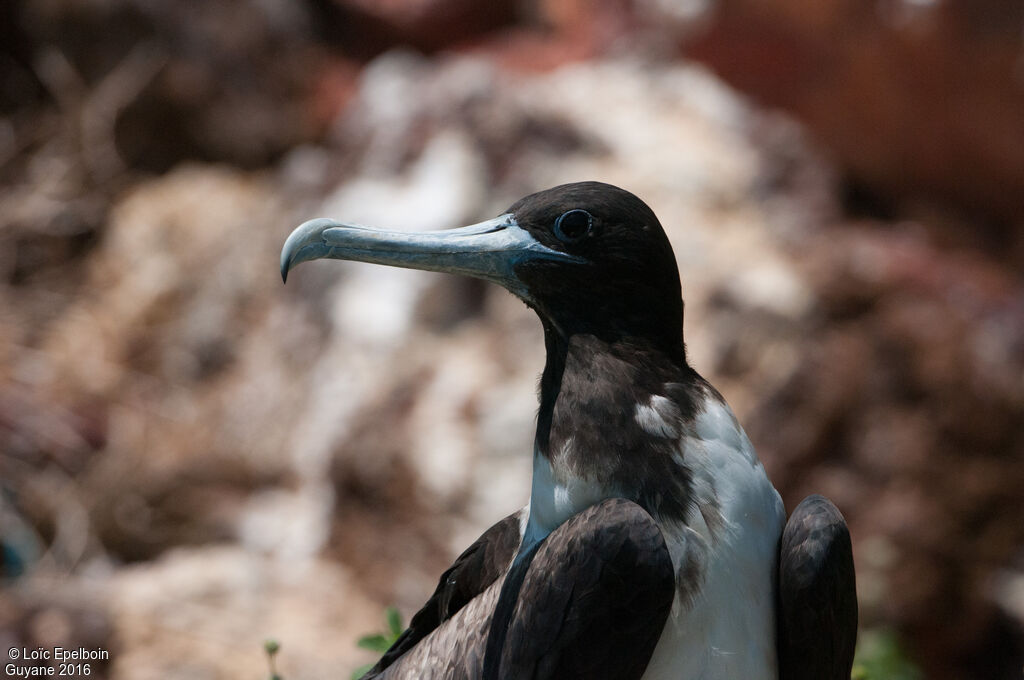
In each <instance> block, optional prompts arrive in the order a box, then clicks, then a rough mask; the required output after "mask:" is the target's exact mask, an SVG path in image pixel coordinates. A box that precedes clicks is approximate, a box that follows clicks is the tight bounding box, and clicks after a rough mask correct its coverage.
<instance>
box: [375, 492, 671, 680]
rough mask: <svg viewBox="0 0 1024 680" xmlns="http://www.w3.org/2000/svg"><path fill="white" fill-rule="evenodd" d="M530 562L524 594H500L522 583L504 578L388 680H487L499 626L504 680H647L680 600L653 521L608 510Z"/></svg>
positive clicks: (625, 504) (620, 508) (618, 502)
mask: <svg viewBox="0 0 1024 680" xmlns="http://www.w3.org/2000/svg"><path fill="white" fill-rule="evenodd" d="M532 557H533V559H532V560H530V561H528V562H527V568H526V570H525V575H524V576H523V578H522V584H521V587H520V588H519V589H518V591H517V592H516V591H515V589H512V590H511V591H506V590H505V589H503V588H502V585H503V583H504V581H505V580H506V578H511V577H512V576H514V575H512V576H509V577H506V575H504V574H503V575H502V576H501V577H499V578H498V579H497V580H495V581H494V582H493V583H491V585H490V586H488V587H486V588H485V589H484V591H483V592H482V593H481V594H480V595H478V596H477V597H474V598H473V599H472V600H470V601H469V602H468V603H467V604H466V605H465V606H463V607H462V608H461V609H460V610H458V611H457V612H456V613H455V614H454V615H453V616H452V617H451V618H450V619H448V620H446V621H444V622H442V623H441V624H440V625H439V626H437V628H436V629H435V630H434V631H433V632H432V633H430V634H429V635H427V636H426V637H425V638H424V639H422V640H421V641H420V643H419V644H417V645H415V647H413V648H412V649H410V650H409V651H408V653H406V654H404V655H403V656H402V657H401V658H399V659H397V661H395V662H394V663H393V664H391V665H390V666H389V667H387V668H386V669H384V671H383V672H382V673H380V674H379V677H380V680H412V679H413V678H416V679H417V680H434V679H437V680H440V679H442V678H443V679H444V680H480V678H481V677H483V668H484V658H485V650H486V649H487V646H488V645H487V642H488V637H489V636H490V635H493V633H492V630H491V629H492V621H493V620H496V619H504V620H505V621H506V622H507V626H505V627H504V632H505V635H504V640H503V644H501V645H500V648H501V649H502V654H501V655H500V659H499V660H498V661H497V663H496V664H495V666H494V668H495V669H496V672H497V677H498V678H500V679H501V680H506V679H515V680H546V679H548V678H574V679H579V680H587V679H589V678H594V679H597V678H601V679H602V680H637V679H638V678H640V677H641V676H642V675H643V672H644V669H645V668H646V667H647V663H648V661H649V660H650V657H651V654H652V652H653V651H654V647H655V645H656V644H657V642H658V638H659V636H660V635H661V631H662V629H663V628H664V626H665V620H666V618H667V617H668V613H669V610H670V609H671V607H672V598H673V595H674V592H675V575H674V570H673V568H672V560H671V557H670V556H669V553H668V549H667V548H666V546H665V540H664V538H663V537H662V534H661V531H660V529H659V528H658V526H657V524H655V522H654V520H653V519H651V516H650V515H648V514H647V512H645V511H644V510H643V509H642V508H640V506H638V505H636V504H634V503H631V502H630V501H626V500H622V499H612V500H607V501H603V502H602V503H599V504H597V505H595V506H592V507H590V508H587V509H586V510H584V511H582V512H580V513H579V514H577V515H575V516H573V517H572V518H570V519H569V520H567V521H566V522H565V523H564V524H562V525H561V526H560V527H558V528H557V529H555V531H554V532H552V533H551V535H550V536H548V537H547V538H546V539H545V540H544V542H543V543H541V544H540V547H539V548H538V549H536V550H535V551H534V552H533V553H532ZM506 564H507V562H506ZM442 583H443V580H442ZM506 592H511V593H512V594H511V595H508V594H506ZM503 597H504V598H509V597H511V602H510V604H511V606H510V616H504V615H502V614H501V612H502V611H504V610H505V608H506V606H507V604H506V602H502V603H501V605H500V606H499V600H501V599H502V598H503ZM496 612H498V613H496Z"/></svg>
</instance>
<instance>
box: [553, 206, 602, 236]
mask: <svg viewBox="0 0 1024 680" xmlns="http://www.w3.org/2000/svg"><path fill="white" fill-rule="evenodd" d="M593 222H594V218H593V217H591V215H590V213H588V212H587V211H586V210H570V211H569V212H567V213H562V216H561V217H559V218H558V219H557V220H555V236H557V237H558V238H559V239H561V240H562V241H578V240H579V239H581V238H583V237H584V236H586V235H587V234H588V233H589V232H590V227H591V225H592V224H593Z"/></svg>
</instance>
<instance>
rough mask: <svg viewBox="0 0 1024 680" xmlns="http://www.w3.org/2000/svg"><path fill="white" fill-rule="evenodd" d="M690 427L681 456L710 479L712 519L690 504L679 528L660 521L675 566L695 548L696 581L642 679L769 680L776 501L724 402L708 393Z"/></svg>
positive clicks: (778, 523)
mask: <svg viewBox="0 0 1024 680" xmlns="http://www.w3.org/2000/svg"><path fill="white" fill-rule="evenodd" d="M694 425H695V426H694V428H693V436H692V437H685V438H684V439H683V440H682V447H683V449H684V450H683V451H682V454H683V458H684V459H685V460H686V461H687V464H688V465H689V466H690V467H691V469H693V470H694V473H695V477H696V478H698V479H703V480H704V481H705V482H706V483H707V484H710V485H711V486H712V487H713V492H714V495H715V497H716V499H717V505H718V512H719V513H720V519H721V521H722V523H721V526H718V527H715V529H714V531H712V529H710V528H709V527H708V526H707V522H705V521H704V519H703V516H702V515H701V513H700V512H699V511H695V512H694V513H692V516H691V517H690V518H688V520H687V524H688V527H686V526H678V525H675V526H673V525H670V524H666V523H662V531H663V533H664V534H665V537H666V540H667V542H668V544H669V550H670V552H671V553H672V559H673V564H674V566H675V567H676V570H677V572H678V570H679V569H680V568H681V567H682V566H683V565H684V564H685V561H686V559H687V552H688V551H690V550H695V551H696V556H697V557H699V559H701V561H702V562H703V565H702V567H703V568H702V570H701V571H702V579H703V581H702V584H701V587H700V590H699V592H698V593H697V594H696V596H695V597H694V598H693V599H692V600H690V601H686V602H683V601H680V598H679V595H678V594H677V596H676V602H675V603H674V604H673V607H672V612H671V614H670V615H669V621H668V623H667V624H666V626H665V631H664V632H663V633H662V636H661V639H660V640H659V642H658V646H657V647H656V648H655V650H654V655H653V656H652V658H651V663H650V665H649V666H648V667H647V671H646V673H644V676H643V677H644V680H731V679H733V678H745V679H747V680H774V679H775V678H776V677H777V669H776V666H777V659H776V649H775V581H776V579H775V572H776V550H777V546H778V540H779V537H780V536H781V534H782V528H783V526H784V524H785V510H784V508H783V505H782V499H781V498H780V497H779V494H778V492H777V491H776V490H775V488H774V487H773V486H772V484H771V482H770V481H768V477H767V475H766V474H765V471H764V468H763V467H762V465H761V463H760V461H758V459H757V455H756V454H755V453H754V450H753V447H752V446H751V444H750V441H749V440H748V439H747V436H746V434H745V433H744V432H743V430H742V428H740V426H739V425H738V423H737V422H736V419H735V417H734V416H733V414H732V412H731V410H730V409H729V407H728V406H726V405H725V404H723V403H722V402H720V401H718V400H717V399H713V398H709V399H708V400H707V402H706V405H705V410H704V412H703V413H702V414H701V415H700V416H699V417H698V419H697V421H696V423H695V424H694ZM695 546H696V547H695Z"/></svg>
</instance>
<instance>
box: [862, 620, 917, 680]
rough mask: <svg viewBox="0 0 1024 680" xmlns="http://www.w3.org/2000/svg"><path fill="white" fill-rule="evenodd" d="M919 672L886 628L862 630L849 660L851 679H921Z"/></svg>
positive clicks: (893, 635)
mask: <svg viewBox="0 0 1024 680" xmlns="http://www.w3.org/2000/svg"><path fill="white" fill-rule="evenodd" d="M922 677H924V676H923V675H922V674H921V671H920V670H919V669H918V668H917V666H915V665H914V663H913V662H912V661H910V660H909V659H908V658H907V657H906V655H905V654H904V652H903V650H902V649H901V648H900V644H899V640H898V638H897V637H896V634H895V633H893V632H892V631H889V630H870V631H864V632H863V633H862V634H861V636H860V640H859V642H858V644H857V653H856V654H855V655H854V659H853V672H852V673H851V678H852V680H921V678H922Z"/></svg>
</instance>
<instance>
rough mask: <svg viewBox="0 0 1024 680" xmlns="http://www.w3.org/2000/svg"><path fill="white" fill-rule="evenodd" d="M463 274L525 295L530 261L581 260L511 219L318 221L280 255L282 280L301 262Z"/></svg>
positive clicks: (293, 236) (300, 232)
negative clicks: (410, 223) (395, 226)
mask: <svg viewBox="0 0 1024 680" xmlns="http://www.w3.org/2000/svg"><path fill="white" fill-rule="evenodd" d="M324 258H329V259H336V260H353V261H356V262H370V263H373V264H383V265H390V266H393V267H405V268H408V269H422V270H426V271H435V272H448V273H451V274H463V275H466V276H472V277H474V278H478V279H484V280H487V281H493V282H495V283H498V284H500V285H502V286H504V287H505V288H507V289H508V290H510V291H511V292H512V293H514V294H516V295H518V296H520V297H525V296H526V290H525V288H524V286H523V284H522V282H521V281H520V280H519V278H518V277H517V276H516V268H517V267H518V266H519V265H520V264H521V263H523V262H526V261H532V260H541V259H547V260H556V261H563V262H579V261H580V258H578V257H575V256H573V255H569V254H566V253H563V252H560V251H557V250H553V249H551V248H548V247H547V246H545V245H544V244H542V243H541V242H540V241H538V240H537V239H536V238H534V237H533V235H532V234H530V232H528V231H526V230H525V229H523V228H521V227H520V226H519V225H518V224H517V223H516V221H515V219H514V218H513V216H512V215H509V214H505V215H500V216H498V217H495V218H494V219H490V220H487V221H485V222H480V223H479V224H473V225H470V226H468V227H462V228H459V229H448V230H444V231H426V232H398V231H383V230H379V229H372V228H370V227H364V226H360V225H354V224H343V223H341V222H335V221H334V220H330V219H325V218H320V219H315V220H310V221H309V222H306V223H304V224H302V225H301V226H299V227H298V228H297V229H296V230H295V231H293V232H292V233H291V235H290V236H289V237H288V240H287V241H285V244H284V248H283V249H282V251H281V278H282V279H283V280H285V281H287V280H288V272H290V271H291V270H292V269H294V268H295V267H296V266H297V265H298V264H300V263H302V262H308V261H309V260H319V259H324Z"/></svg>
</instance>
